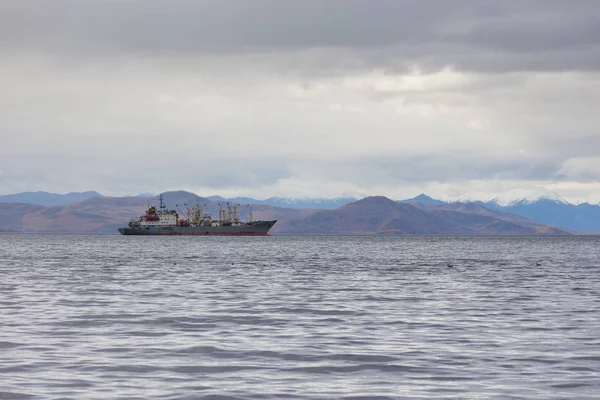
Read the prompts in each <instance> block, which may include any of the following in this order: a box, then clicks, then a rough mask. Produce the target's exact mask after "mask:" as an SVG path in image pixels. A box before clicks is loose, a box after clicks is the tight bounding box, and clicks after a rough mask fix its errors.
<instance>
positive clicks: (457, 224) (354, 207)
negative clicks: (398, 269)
mask: <svg viewBox="0 0 600 400" xmlns="http://www.w3.org/2000/svg"><path fill="white" fill-rule="evenodd" d="M37 193H42V194H41V195H40V198H41V200H39V202H42V201H47V199H48V198H51V197H49V196H47V195H48V194H47V193H44V192H36V193H31V192H30V193H27V195H28V196H29V197H26V198H28V199H29V200H34V201H35V195H36V194H37ZM20 195H24V194H20ZM50 195H51V194H50ZM77 195H79V196H83V197H87V198H86V199H85V200H83V201H78V202H74V201H73V199H76V198H77ZM12 196H18V195H12ZM32 196H33V197H32ZM54 196H63V197H62V200H63V201H64V202H65V203H63V204H53V205H49V206H47V205H43V204H33V201H31V203H32V204H28V203H23V202H21V203H5V204H3V205H2V207H0V232H3V231H4V232H6V231H17V232H64V233H67V232H68V233H115V232H116V229H117V228H118V227H120V226H124V225H125V224H126V223H127V222H128V221H129V220H130V219H131V218H136V217H137V216H139V215H140V214H142V213H143V212H144V210H145V208H146V207H147V206H148V204H149V203H150V202H155V199H154V198H146V197H143V196H130V197H105V196H101V195H100V194H98V193H97V192H85V193H79V194H77V193H69V194H68V195H54ZM3 197H4V198H6V197H7V196H3ZM56 198H57V197H54V199H56ZM58 198H59V199H60V198H61V197H58ZM271 199H275V200H271V201H272V202H273V203H274V204H266V202H267V200H254V199H252V198H239V197H238V198H234V199H226V198H223V197H219V196H211V197H198V196H197V195H196V194H193V193H189V192H185V191H173V192H167V193H165V194H164V200H165V202H166V203H167V205H168V206H169V207H170V208H175V209H177V210H178V211H179V212H180V214H184V213H185V207H186V205H192V204H194V205H195V204H198V205H201V206H203V208H204V209H205V212H209V213H211V214H213V215H218V208H219V203H224V202H228V201H229V202H232V203H240V204H242V203H244V204H242V205H241V206H240V211H241V214H242V215H241V217H242V218H247V217H248V215H249V211H250V209H252V213H253V217H254V219H277V220H278V221H279V222H278V223H277V224H276V225H275V226H274V227H273V229H272V230H271V233H273V234H304V233H315V234H485V235H494V234H525V235H534V234H543V235H563V234H565V235H566V234H571V233H572V232H600V207H599V206H596V205H589V204H587V205H577V206H575V205H572V204H569V203H567V202H564V201H560V200H555V199H547V198H542V199H538V200H536V201H525V200H521V201H518V202H514V203H512V204H510V205H506V206H502V205H500V204H498V203H497V202H494V201H490V202H486V203H484V202H466V203H463V202H444V201H441V200H436V199H433V198H431V197H429V196H427V195H425V194H421V195H419V196H417V197H414V198H412V199H407V200H400V201H394V200H391V199H388V198H386V197H382V196H372V197H367V198H364V199H361V200H355V199H353V198H350V197H343V198H338V199H299V200H297V201H296V202H295V203H294V202H293V201H290V200H289V199H283V198H271ZM54 201H56V200H54ZM291 204H300V206H297V207H295V208H292V207H291V206H290V205H291ZM309 204H313V207H311V208H309V207H308V205H309ZM337 204H341V205H339V206H337V207H335V206H336V205H337ZM574 227H577V228H574Z"/></svg>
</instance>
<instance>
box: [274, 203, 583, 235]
mask: <svg viewBox="0 0 600 400" xmlns="http://www.w3.org/2000/svg"><path fill="white" fill-rule="evenodd" d="M278 225H279V226H278V229H277V233H282V234H283V233H285V234H294V233H296V234H305V233H306V234H308V233H316V234H373V233H375V234H480V235H508V234H512V235H570V234H571V233H570V232H567V231H565V230H561V229H558V228H554V227H550V226H546V225H542V224H540V223H537V222H535V221H532V220H529V219H527V218H524V217H521V216H519V215H513V214H510V213H505V212H500V211H493V210H489V209H487V208H485V207H483V206H481V205H478V204H473V203H450V204H443V205H427V207H424V208H419V207H416V206H415V205H412V204H409V203H398V202H395V201H392V200H390V199H388V198H386V197H380V196H376V197H367V198H365V199H362V200H359V201H357V202H354V203H350V204H346V205H345V206H342V207H340V208H338V209H336V210H326V211H317V212H315V213H313V214H311V215H308V216H306V217H304V218H301V219H299V220H292V221H283V222H282V223H281V224H278Z"/></svg>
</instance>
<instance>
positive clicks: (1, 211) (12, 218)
mask: <svg viewBox="0 0 600 400" xmlns="http://www.w3.org/2000/svg"><path fill="white" fill-rule="evenodd" d="M43 209H44V207H43V206H38V205H35V204H24V203H6V204H2V206H1V207H0V225H2V226H4V228H5V229H9V230H13V231H20V230H22V229H23V217H24V216H25V215H28V214H30V213H34V212H36V211H39V210H43Z"/></svg>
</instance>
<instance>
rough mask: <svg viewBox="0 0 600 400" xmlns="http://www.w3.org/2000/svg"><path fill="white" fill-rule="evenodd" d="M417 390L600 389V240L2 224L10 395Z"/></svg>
mask: <svg viewBox="0 0 600 400" xmlns="http://www.w3.org/2000/svg"><path fill="white" fill-rule="evenodd" d="M405 398H406V399H471V398H472V399H492V398H493V399H496V398H497V399H598V398H600V238H599V237H472V236H270V237H141V236H119V235H37V234H30V235H25V234H3V235H0V399H164V400H168V399H405Z"/></svg>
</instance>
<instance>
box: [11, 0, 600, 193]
mask: <svg viewBox="0 0 600 400" xmlns="http://www.w3.org/2000/svg"><path fill="white" fill-rule="evenodd" d="M0 89H1V90H0V139H1V140H2V142H1V143H2V144H1V145H0V194H8V193H15V192H20V191H37V190H46V191H51V192H61V193H64V192H68V191H83V190H97V191H99V192H101V193H103V194H106V195H126V194H136V193H140V192H152V193H156V192H159V191H164V190H173V189H184V190H190V191H194V192H196V193H198V194H200V195H203V196H208V195H212V194H221V195H224V196H233V195H247V196H254V197H261V198H264V197H269V196H277V195H283V196H311V197H312V196H328V197H329V196H338V195H343V194H350V195H354V196H359V197H360V196H365V195H375V194H380V195H386V196H389V197H392V198H407V197H412V196H414V195H416V194H418V193H420V192H425V193H428V194H430V195H432V196H434V197H437V198H443V199H448V200H449V199H458V198H461V199H465V198H471V199H483V200H487V199H490V198H494V197H499V198H501V199H514V198H518V197H522V196H528V197H536V196H538V195H540V194H545V193H551V192H557V193H558V194H560V195H561V196H563V197H565V198H567V199H569V200H572V201H591V202H600V131H599V129H600V108H599V105H600V1H596V0H590V1H585V0H579V1H578V0H570V1H563V0H560V1H555V0H544V1H542V0H539V1H527V0H514V1H511V0H504V1H497V0H494V1H486V0H436V1H426V0H421V1H418V2H417V1H403V0H389V1H386V0H378V1H371V0H364V1H353V0H339V1H334V0H330V1H324V0H318V1H307V0H297V1H282V0H270V1H266V0H265V1H263V0H253V1H245V0H239V1H223V0H214V1H202V0H160V1H159V0H147V1H144V0H52V1H47V0H38V1H35V0H28V1H2V2H0Z"/></svg>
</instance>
